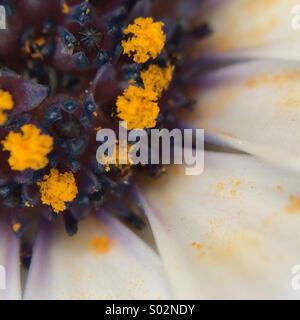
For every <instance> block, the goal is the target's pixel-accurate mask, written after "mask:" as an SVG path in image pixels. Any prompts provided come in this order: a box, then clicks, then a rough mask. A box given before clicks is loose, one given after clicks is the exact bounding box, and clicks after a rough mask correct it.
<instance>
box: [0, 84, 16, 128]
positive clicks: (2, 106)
mask: <svg viewBox="0 0 300 320" xmlns="http://www.w3.org/2000/svg"><path fill="white" fill-rule="evenodd" d="M13 106H14V102H13V98H12V95H11V94H10V93H9V92H8V91H4V90H1V89H0V125H3V124H4V123H5V121H6V119H7V116H6V114H4V112H3V111H5V110H11V109H12V108H13Z"/></svg>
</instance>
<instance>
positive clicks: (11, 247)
mask: <svg viewBox="0 0 300 320" xmlns="http://www.w3.org/2000/svg"><path fill="white" fill-rule="evenodd" d="M20 298H21V280H20V244H19V240H18V238H17V237H16V235H14V234H13V233H12V232H11V231H10V229H9V226H7V225H5V224H4V223H3V222H1V223H0V300H19V299H20Z"/></svg>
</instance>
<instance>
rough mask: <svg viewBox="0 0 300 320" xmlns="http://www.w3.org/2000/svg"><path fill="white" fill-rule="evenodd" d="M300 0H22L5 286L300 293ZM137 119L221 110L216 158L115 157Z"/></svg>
mask: <svg viewBox="0 0 300 320" xmlns="http://www.w3.org/2000/svg"><path fill="white" fill-rule="evenodd" d="M170 3H171V4H172V5H171V6H170ZM292 4H293V3H292V1H286V0H285V1H284V3H283V1H267V0H261V1H257V2H256V4H255V3H254V1H248V0H240V1H237V0H229V1H217V2H215V1H203V2H202V3H201V5H200V4H199V2H198V1H196V0H195V1H194V0H189V1H180V0H178V1H167V0H166V1H162V2H160V1H157V2H156V3H152V1H148V0H128V1H127V0H114V1H111V0H110V1H101V2H98V1H79V0H72V1H71V0H70V1H67V0H65V1H59V0H57V1H51V2H41V1H40V2H39V1H27V0H20V1H13V0H11V1H5V2H4V5H5V8H6V11H7V13H8V16H7V29H6V30H0V56H1V59H0V61H1V62H0V64H1V67H3V69H2V70H1V71H0V90H1V91H0V98H1V93H2V98H3V100H2V104H1V99H0V110H1V112H3V123H2V126H1V128H0V136H1V141H3V142H2V143H3V146H4V149H5V150H2V154H1V157H0V161H1V169H0V200H1V210H0V217H1V223H0V264H1V265H4V266H5V267H6V271H7V282H6V287H7V288H6V290H1V289H0V298H3V299H20V298H25V299H122V298H123V299H146V298H152V299H168V298H193V299H195V298H199V299H201V298H203V299H207V298H226V299H228V298H295V297H297V295H298V294H297V291H295V290H293V287H292V286H291V285H290V283H291V279H290V277H291V270H292V268H293V266H294V265H297V264H299V261H297V259H300V257H299V244H300V243H299V239H298V229H299V228H298V226H299V223H300V221H299V219H300V218H299V217H300V215H299V212H300V205H299V203H300V200H299V196H300V195H299V192H298V184H299V178H298V175H297V173H298V172H297V171H298V165H297V159H298V153H297V148H296V147H297V142H298V141H297V107H298V104H299V103H298V95H297V92H298V91H299V90H298V88H297V83H298V71H297V59H298V58H295V57H297V56H298V54H299V52H294V53H292V50H291V47H290V48H289V50H285V49H284V48H283V47H281V41H278V40H281V38H284V39H286V40H287V41H288V39H291V41H290V42H289V43H290V44H291V43H294V42H292V39H293V35H294V33H292V32H295V31H292V30H291V29H289V30H287V28H286V27H284V26H286V24H285V22H286V17H285V18H282V17H283V15H282V13H283V12H284V10H285V11H286V12H288V13H289V14H290V7H289V6H290V5H292ZM202 5H203V6H202ZM261 12H263V14H264V15H265V16H264V17H262V16H260V13H261ZM232 14H234V16H232ZM288 16H290V15H288ZM266 17H267V19H266ZM46 18H47V19H46ZM15 20H17V21H18V22H16V23H14V21H15ZM46 20H47V21H46ZM45 21H46V23H45ZM266 21H267V25H264V23H266ZM270 26H271V27H270ZM227 28H228V29H227ZM8 35H9V37H8ZM289 37H290V38H289ZM8 38H9V40H7V41H6V40H5V39H8ZM5 44H6V46H7V48H5ZM274 48H276V49H277V51H276V52H275V51H274ZM292 48H293V49H294V50H297V45H296V44H295V46H294V47H292ZM262 57H263V58H264V59H262ZM269 57H272V58H273V59H272V60H270V61H269V60H267V58H269ZM291 57H294V61H293V62H290V61H289V60H288V59H289V58H291ZM237 58H242V60H241V59H237ZM248 58H249V61H248V60H247V59H248ZM253 58H255V59H253ZM274 58H277V60H274ZM278 58H280V59H278ZM282 58H285V59H282ZM236 59H237V61H236ZM250 59H251V61H250ZM244 60H247V61H246V62H245V61H244ZM295 60H296V61H295ZM232 61H234V62H235V63H234V64H232ZM241 61H243V62H241ZM8 69H10V70H8ZM11 70H13V71H11ZM193 101H195V103H193ZM1 106H2V109H1ZM191 110H192V112H187V111H191ZM120 120H126V121H127V123H128V126H127V130H128V131H129V132H130V130H132V129H146V132H149V129H151V128H175V127H177V126H180V127H181V128H182V129H183V128H187V127H194V128H202V127H204V128H205V129H206V130H207V133H208V134H207V136H206V138H207V142H208V146H207V148H208V150H207V151H206V154H205V170H204V173H203V174H202V175H201V176H186V175H185V166H184V165H182V166H174V167H171V166H169V167H166V168H165V167H162V166H161V165H159V164H158V165H139V166H135V165H132V163H130V164H129V165H126V166H123V165H120V163H118V162H120V154H118V155H117V156H116V158H118V159H117V163H115V164H113V163H111V162H110V157H109V156H108V157H107V162H104V163H103V164H101V163H98V162H97V161H96V150H97V147H98V144H96V132H97V131H98V130H99V128H111V129H113V130H116V129H115V128H116V126H117V124H118V123H119V121H120ZM32 137H34V139H32ZM16 141H17V143H15V142H16ZM119 143H120V142H118V144H119ZM224 144H225V147H226V148H224ZM228 146H229V147H231V149H230V150H228V149H227V147H228ZM209 149H210V150H209ZM212 150H215V151H212ZM216 150H217V152H216ZM150 151H151V150H150ZM228 151H230V152H228ZM241 151H245V152H247V153H241ZM116 153H117V152H116ZM129 156H130V155H129V154H128V153H125V158H126V157H129ZM265 160H267V161H265ZM274 164H277V166H273V165H274ZM278 165H281V167H279V166H278ZM287 168H288V169H289V170H287ZM291 169H293V170H291ZM295 169H296V170H295ZM163 173H165V174H164V175H163ZM153 178H156V179H153ZM133 231H135V232H133ZM152 235H153V236H152ZM20 260H21V262H22V268H23V269H25V271H26V272H25V273H23V274H25V277H26V279H25V281H24V283H25V284H24V286H23V287H21V276H20V274H21V272H20V263H19V262H20Z"/></svg>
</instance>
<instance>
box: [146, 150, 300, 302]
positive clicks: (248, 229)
mask: <svg viewBox="0 0 300 320" xmlns="http://www.w3.org/2000/svg"><path fill="white" fill-rule="evenodd" d="M205 163H206V164H205V170H204V174H202V175H201V176H185V175H184V168H183V167H180V166H177V167H175V168H173V169H170V170H169V172H168V173H167V174H166V176H164V177H162V178H161V179H159V180H158V181H156V182H152V183H151V182H150V181H149V182H146V183H145V185H144V187H142V192H141V194H142V199H144V204H145V206H146V208H147V214H148V217H149V220H150V224H151V226H152V228H153V232H154V236H155V239H156V241H157V244H158V249H159V251H160V254H161V256H162V260H163V262H164V265H165V268H166V272H167V274H168V276H169V279H170V282H171V283H172V288H173V291H174V293H175V295H176V298H191V299H195V298H200V299H212V298H214V299H235V298H240V299H245V298H251V299H252V298H253V299H260V298H300V291H294V290H293V288H292V284H291V281H292V277H293V276H292V273H291V270H292V267H293V266H294V265H299V264H300V237H299V228H300V198H297V196H299V195H300V188H299V185H300V179H299V177H297V176H294V175H292V174H288V173H285V172H282V171H277V170H275V169H272V168H269V167H268V166H266V165H265V164H263V163H261V162H259V161H258V160H255V159H254V158H252V157H250V156H247V155H235V154H223V153H209V152H206V158H205ZM293 197H294V198H293Z"/></svg>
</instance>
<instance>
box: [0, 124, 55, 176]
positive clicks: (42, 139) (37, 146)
mask: <svg viewBox="0 0 300 320" xmlns="http://www.w3.org/2000/svg"><path fill="white" fill-rule="evenodd" d="M2 144H3V147H4V148H3V150H5V151H10V157H9V159H8V163H9V165H10V167H11V169H13V170H17V171H23V170H26V169H33V170H39V169H42V168H44V167H46V165H47V164H48V158H47V155H48V154H49V153H50V152H51V151H52V148H53V138H52V137H51V136H49V135H47V134H41V131H40V129H39V128H37V127H36V126H34V125H32V124H26V125H24V126H22V127H21V132H20V133H18V132H10V133H9V134H8V135H7V137H6V138H5V140H3V141H2Z"/></svg>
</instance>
